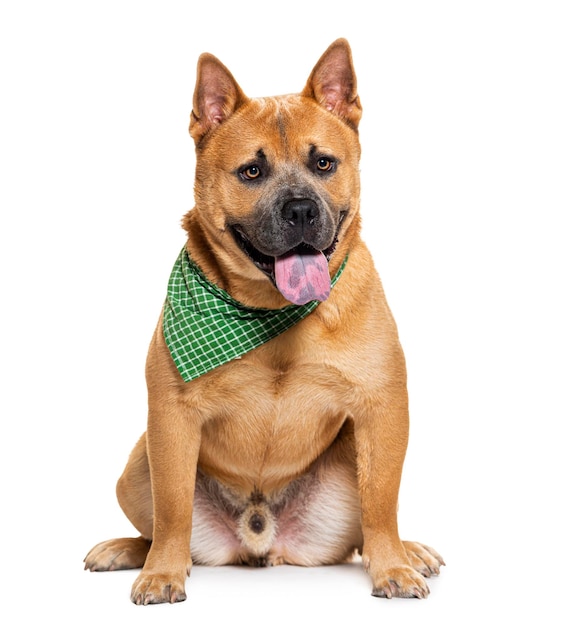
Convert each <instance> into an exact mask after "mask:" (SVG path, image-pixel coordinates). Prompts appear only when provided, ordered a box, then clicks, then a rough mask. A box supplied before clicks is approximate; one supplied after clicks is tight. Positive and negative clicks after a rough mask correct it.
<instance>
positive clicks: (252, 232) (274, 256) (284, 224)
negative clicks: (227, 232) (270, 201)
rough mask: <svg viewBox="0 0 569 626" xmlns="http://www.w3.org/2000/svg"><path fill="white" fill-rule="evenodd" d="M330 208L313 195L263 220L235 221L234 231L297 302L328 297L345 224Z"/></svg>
mask: <svg viewBox="0 0 569 626" xmlns="http://www.w3.org/2000/svg"><path fill="white" fill-rule="evenodd" d="M346 214H347V211H343V212H341V213H340V214H339V216H338V220H337V223H335V221H334V219H333V217H332V215H331V214H330V212H329V211H327V210H326V209H324V208H323V207H322V206H321V205H320V204H319V203H318V202H316V201H315V200H314V199H312V198H309V197H301V198H290V199H288V200H286V201H285V202H284V203H282V205H281V206H280V209H278V210H277V211H270V212H267V213H262V214H261V216H260V217H259V219H258V220H254V221H252V222H247V223H243V224H239V225H233V226H232V227H231V230H232V232H233V234H234V237H235V239H236V241H237V243H238V244H239V246H240V247H241V249H242V250H243V252H245V254H246V255H247V256H248V257H249V259H250V260H251V261H252V262H253V263H254V264H255V265H256V266H257V267H258V268H259V269H260V270H261V271H262V272H264V273H265V274H266V275H267V276H268V277H269V278H270V279H271V280H272V281H273V283H274V284H275V286H276V287H277V289H278V290H279V291H280V292H281V294H282V295H283V296H284V297H285V298H286V299H287V300H289V302H292V303H293V304H299V305H300V304H306V303H307V302H310V301H311V300H320V301H324V300H326V299H327V298H328V296H329V294H330V273H329V271H328V261H329V259H330V257H331V256H332V254H333V252H334V250H335V248H336V243H337V241H338V233H339V230H340V226H341V224H342V222H343V220H344V218H345V216H346Z"/></svg>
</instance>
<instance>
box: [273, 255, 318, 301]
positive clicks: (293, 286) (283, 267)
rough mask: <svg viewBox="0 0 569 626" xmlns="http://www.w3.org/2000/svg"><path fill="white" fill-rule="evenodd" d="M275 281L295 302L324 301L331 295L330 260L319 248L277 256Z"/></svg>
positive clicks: (289, 298) (283, 292)
mask: <svg viewBox="0 0 569 626" xmlns="http://www.w3.org/2000/svg"><path fill="white" fill-rule="evenodd" d="M275 281H276V283H277V287H278V290H279V291H280V292H281V293H282V295H283V296H284V297H285V298H286V299H287V300H288V301H289V302H292V303H293V304H306V303H307V302H310V301H311V300H320V301H321V302H323V301H324V300H326V299H327V298H328V296H329V295H330V273H329V271H328V262H327V261H326V257H325V256H324V255H323V254H322V252H319V251H318V250H314V251H313V252H303V253H302V254H298V253H296V252H291V253H289V254H285V255H283V256H278V257H276V258H275Z"/></svg>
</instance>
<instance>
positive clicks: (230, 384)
mask: <svg viewBox="0 0 569 626" xmlns="http://www.w3.org/2000/svg"><path fill="white" fill-rule="evenodd" d="M360 116H361V106H360V102H359V98H358V96H357V92H356V77H355V74H354V70H353V65H352V59H351V53H350V48H349V46H348V43H347V42H346V41H345V40H343V39H339V40H337V41H335V42H334V43H333V44H332V45H331V46H330V47H329V48H328V50H326V52H325V53H324V54H323V56H322V57H321V59H320V60H319V61H318V63H317V64H316V66H315V68H314V70H313V71H312V74H311V75H310V77H309V79H308V82H307V83H306V86H305V88H304V90H303V91H302V93H301V94H299V95H288V96H279V97H271V98H257V99H249V98H247V97H246V96H245V95H244V93H243V91H242V90H241V88H240V87H239V85H238V84H237V83H236V81H235V80H234V78H233V76H232V75H231V74H230V73H229V71H228V70H227V69H226V68H225V67H224V66H223V65H222V64H221V63H220V62H219V61H218V60H217V59H216V58H215V57H213V56H212V55H209V54H203V55H202V56H201V57H200V59H199V63H198V72H197V84H196V89H195V94H194V103H193V112H192V116H191V123H190V133H191V136H192V137H193V139H194V141H195V143H196V151H197V167H196V180H195V196H196V206H195V208H194V209H192V210H191V211H190V212H189V213H188V214H187V215H186V217H185V219H184V227H185V229H186V230H187V232H188V241H187V245H186V247H185V249H184V251H182V254H181V255H180V258H179V259H178V262H177V263H176V266H175V268H174V270H173V272H172V278H171V280H170V284H169V289H168V299H167V301H166V304H165V306H164V310H163V313H162V316H161V318H160V321H159V324H158V328H157V330H156V332H155V334H154V337H153V339H152V342H151V345H150V350H149V354H148V361H147V383H148V396H149V414H148V429H147V432H146V434H145V435H143V437H142V438H141V439H140V441H139V442H138V444H137V445H136V447H135V448H134V451H133V452H132V454H131V456H130V459H129V461H128V464H127V466H126V469H125V471H124V473H123V475H122V476H121V478H120V480H119V482H118V486H117V494H118V499H119V502H120V504H121V506H122V508H123V510H124V512H125V514H126V515H127V517H128V518H129V519H130V521H131V522H132V523H133V524H134V526H135V527H136V528H137V530H138V532H139V533H140V534H141V537H139V538H136V539H134V538H127V539H113V540H110V541H105V542H103V543H101V544H98V545H97V546H95V547H94V548H93V549H92V550H91V551H90V552H89V554H88V555H87V557H86V559H85V562H86V569H90V570H92V571H101V570H113V569H125V568H139V567H143V569H142V572H141V574H140V575H139V576H138V578H137V580H136V581H135V583H134V586H133V589H132V596H131V597H132V600H133V601H134V602H136V603H137V604H148V603H157V602H177V601H180V600H184V599H185V597H186V594H185V589H184V585H185V578H186V576H187V575H188V574H189V572H190V568H191V565H192V561H193V562H194V563H201V564H208V565H222V564H237V563H246V564H250V565H256V566H262V565H277V564H280V563H289V564H296V565H320V564H330V563H341V562H344V561H346V560H347V559H350V558H351V557H352V556H353V555H354V554H355V553H356V552H357V551H359V552H360V553H361V554H362V559H363V565H364V567H365V569H366V570H367V571H368V572H369V574H370V576H371V579H372V583H373V594H374V595H376V596H384V597H392V596H402V597H419V598H424V597H426V596H427V594H428V592H429V590H428V587H427V585H426V583H425V581H424V578H423V577H425V576H430V575H432V574H438V573H439V567H440V565H441V564H442V563H443V561H442V559H441V557H440V556H439V555H438V554H437V553H436V552H435V551H434V550H432V549H431V548H428V547H426V546H424V545H422V544H418V543H413V542H402V541H401V540H400V539H399V535H398V530H397V499H398V491H399V483H400V478H401V470H402V465H403V459H404V456H405V451H406V447H407V436H408V409H407V390H406V372H405V362H404V357H403V353H402V351H401V347H400V345H399V340H398V336H397V329H396V326H395V323H394V321H393V318H392V316H391V313H390V310H389V308H388V306H387V303H386V300H385V297H384V294H383V289H382V286H381V282H380V280H379V278H378V276H377V273H376V271H375V269H374V266H373V263H372V259H371V258H370V254H369V252H368V250H367V249H366V247H365V245H364V244H363V243H362V240H361V239H360V234H359V231H360V215H359V197H360V182H359V172H358V167H359V166H358V163H359V157H360V147H359V142H358V133H357V127H358V122H359V120H360ZM331 277H332V279H331ZM291 303H292V304H291ZM204 345H205V346H206V347H202V346H204ZM190 548H191V557H190Z"/></svg>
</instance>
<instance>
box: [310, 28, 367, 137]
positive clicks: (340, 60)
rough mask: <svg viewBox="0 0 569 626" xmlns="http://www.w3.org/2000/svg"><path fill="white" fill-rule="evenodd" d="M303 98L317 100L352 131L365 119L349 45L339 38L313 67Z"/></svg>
mask: <svg viewBox="0 0 569 626" xmlns="http://www.w3.org/2000/svg"><path fill="white" fill-rule="evenodd" d="M301 95H302V96H306V97H308V98H314V99H315V100H316V101H317V102H318V103H319V104H321V105H322V106H323V107H324V108H325V109H327V110H328V111H332V112H333V113H335V114H336V115H338V116H339V117H341V118H342V119H343V120H344V121H346V122H347V123H348V124H349V125H350V126H352V127H353V128H357V126H358V123H359V121H360V118H361V116H362V106H361V104H360V99H359V97H358V91H357V83H356V73H355V71H354V65H353V62H352V52H351V50H350V45H349V43H348V42H347V41H346V40H345V39H336V41H335V42H334V43H332V45H330V47H329V48H328V49H327V50H326V52H325V53H324V54H323V55H322V56H321V57H320V60H319V61H318V63H317V64H316V65H315V66H314V69H313V70H312V73H311V74H310V76H309V78H308V81H307V83H306V86H305V87H304V90H303V91H302V93H301Z"/></svg>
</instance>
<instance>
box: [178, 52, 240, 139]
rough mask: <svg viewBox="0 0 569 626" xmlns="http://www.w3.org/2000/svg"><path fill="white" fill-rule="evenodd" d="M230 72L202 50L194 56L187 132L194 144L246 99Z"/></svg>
mask: <svg viewBox="0 0 569 626" xmlns="http://www.w3.org/2000/svg"><path fill="white" fill-rule="evenodd" d="M247 100H248V98H247V96H245V94H244V93H243V91H242V90H241V87H239V85H238V84H237V81H236V80H235V79H234V78H233V76H232V75H231V72H230V71H229V70H228V69H227V68H226V67H225V65H223V63H221V61H219V59H217V58H216V57H214V56H213V54H208V53H207V52H205V53H204V54H202V55H201V56H200V58H199V59H198V69H197V80H196V88H195V91H194V103H193V110H192V114H191V117H190V135H191V136H192V138H193V139H194V141H195V142H196V145H197V144H198V143H199V142H200V141H201V140H202V139H203V137H204V136H205V135H206V134H207V133H208V132H209V131H210V130H212V129H213V128H215V127H217V126H219V124H221V123H223V122H224V121H225V120H226V119H227V118H228V117H229V116H230V115H232V114H233V113H234V112H235V111H236V110H237V109H238V108H239V107H240V106H242V105H243V104H245V102H247Z"/></svg>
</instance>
